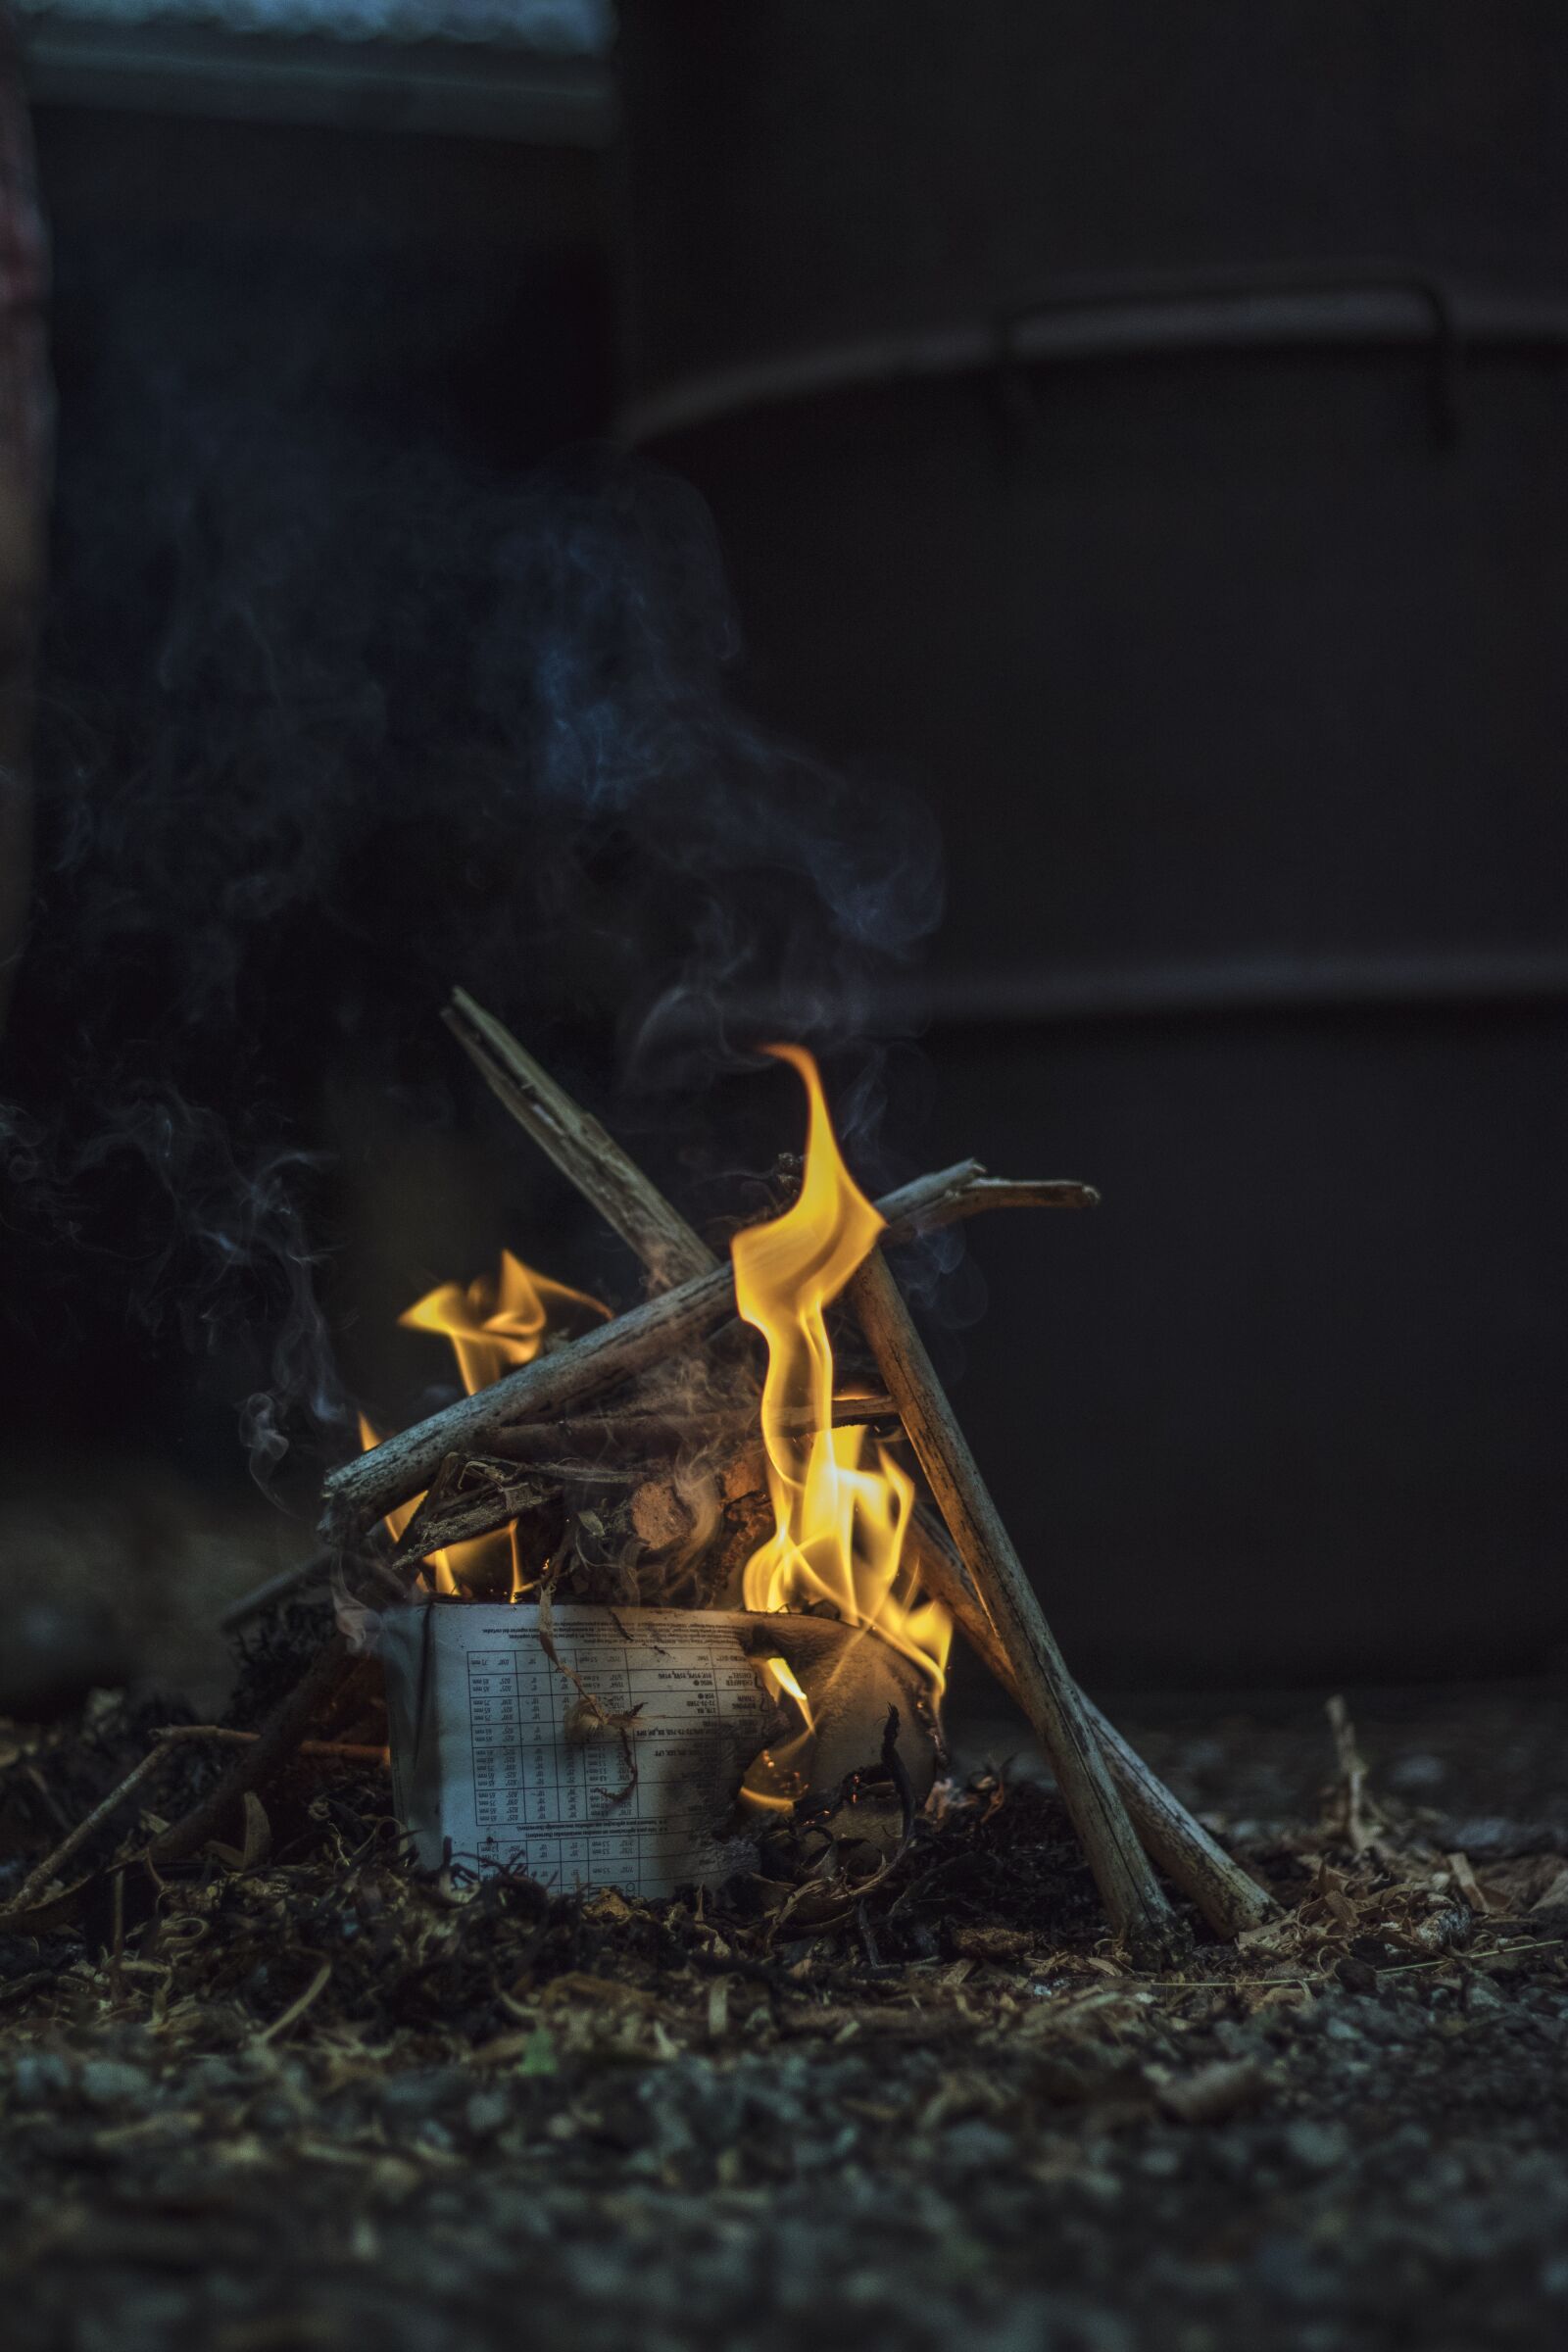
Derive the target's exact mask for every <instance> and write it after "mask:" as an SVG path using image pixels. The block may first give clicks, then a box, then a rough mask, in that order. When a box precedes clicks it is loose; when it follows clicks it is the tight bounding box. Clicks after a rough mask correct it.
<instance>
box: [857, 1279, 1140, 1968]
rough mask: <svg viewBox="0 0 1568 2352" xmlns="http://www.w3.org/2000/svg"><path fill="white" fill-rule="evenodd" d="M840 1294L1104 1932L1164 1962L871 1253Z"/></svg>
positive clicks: (1113, 1817)
mask: <svg viewBox="0 0 1568 2352" xmlns="http://www.w3.org/2000/svg"><path fill="white" fill-rule="evenodd" d="M849 1298H850V1301H851V1303H852V1305H853V1306H854V1308H855V1310H856V1313H857V1314H858V1317H859V1320H860V1327H861V1329H862V1330H863V1332H864V1333H865V1336H866V1339H867V1341H868V1342H869V1343H870V1348H871V1352H872V1354H873V1355H874V1356H875V1358H876V1362H877V1368H878V1370H879V1371H880V1372H881V1374H882V1377H883V1379H884V1380H885V1381H886V1383H887V1385H888V1388H889V1390H890V1391H891V1393H892V1395H893V1396H894V1397H895V1398H896V1399H897V1402H898V1406H899V1410H900V1412H901V1414H902V1415H903V1418H904V1426H905V1429H906V1431H907V1433H908V1438H909V1443H910V1445H911V1446H913V1448H914V1453H915V1458H916V1460H917V1461H918V1462H919V1464H920V1467H921V1469H922V1470H923V1471H924V1473H925V1476H926V1480H927V1483H928V1484H929V1486H930V1488H931V1491H932V1493H933V1494H934V1495H935V1496H936V1498H937V1503H938V1506H939V1507H940V1509H941V1512H942V1516H943V1517H944V1519H945V1520H946V1521H947V1523H948V1527H949V1530H950V1531H951V1533H952V1536H953V1540H954V1542H955V1543H956V1545H957V1547H958V1551H959V1553H960V1555H961V1557H962V1560H963V1564H964V1566H965V1567H966V1568H967V1569H968V1571H969V1575H970V1579H971V1581H972V1582H973V1585H974V1588H975V1591H976V1592H977V1593H978V1594H979V1596H980V1598H981V1600H982V1601H983V1602H984V1604H985V1609H986V1614H987V1615H988V1616H989V1617H990V1619H991V1622H992V1625H993V1626H994V1627H995V1629H996V1632H997V1636H998V1638H999V1640H1000V1642H1001V1643H1002V1646H1003V1647H1004V1649H1005V1651H1006V1653H1007V1655H1008V1657H1009V1658H1010V1659H1011V1661H1012V1666H1013V1672H1014V1674H1015V1675H1016V1677H1017V1682H1018V1691H1019V1696H1020V1697H1021V1699H1022V1701H1023V1707H1024V1712H1025V1714H1026V1715H1027V1716H1028V1718H1029V1721H1030V1723H1031V1725H1032V1726H1033V1728H1034V1730H1035V1733H1036V1735H1037V1736H1038V1738H1039V1740H1040V1741H1041V1743H1042V1745H1043V1746H1044V1748H1045V1750H1046V1753H1047V1755H1048V1756H1049V1757H1050V1759H1051V1768H1052V1770H1053V1772H1054V1774H1055V1777H1056V1787H1057V1788H1058V1789H1059V1790H1060V1791H1061V1800H1062V1803H1063V1804H1064V1805H1065V1806H1066V1808H1067V1811H1068V1813H1069V1814H1070V1815H1071V1817H1072V1823H1073V1827H1074V1829H1075V1830H1076V1831H1077V1833H1078V1836H1079V1838H1080V1839H1081V1840H1082V1843H1083V1847H1084V1851H1085V1853H1086V1854H1087V1855H1088V1857H1089V1866H1090V1868H1091V1870H1092V1871H1093V1872H1094V1874H1095V1883H1096V1885H1097V1886H1098V1887H1099V1888H1100V1894H1101V1900H1102V1901H1103V1904H1104V1906H1105V1910H1106V1913H1107V1915H1108V1917H1109V1919H1110V1924H1111V1927H1112V1929H1113V1930H1114V1932H1115V1933H1116V1935H1117V1936H1121V1937H1122V1938H1123V1940H1124V1941H1125V1942H1126V1944H1127V1946H1128V1948H1129V1949H1130V1950H1131V1951H1132V1953H1133V1954H1134V1956H1135V1957H1136V1958H1138V1959H1139V1960H1149V1961H1152V1960H1157V1959H1163V1958H1165V1957H1168V1956H1169V1955H1171V1954H1172V1953H1173V1952H1174V1951H1176V1950H1177V1949H1178V1948H1179V1945H1180V1934H1179V1929H1178V1924H1177V1921H1176V1918H1175V1915H1174V1913H1173V1912H1172V1910H1171V1908H1170V1905H1169V1903H1168V1902H1167V1901H1166V1899H1165V1896H1164V1893H1163V1891H1162V1890H1161V1887H1160V1885H1159V1881H1158V1880H1157V1879H1156V1878H1155V1876H1154V1873H1153V1871H1152V1868H1151V1867H1150V1863H1149V1859H1148V1857H1147V1855H1146V1854H1145V1852H1144V1850H1143V1848H1142V1846H1141V1845H1140V1844H1139V1842H1138V1838H1137V1836H1136V1834H1135V1833H1134V1830H1133V1825H1132V1823H1131V1822H1130V1821H1129V1819H1128V1818H1127V1808H1126V1806H1125V1805H1124V1804H1123V1803H1122V1800H1121V1797H1120V1796H1119V1795H1118V1793H1117V1791H1116V1789H1115V1787H1114V1786H1113V1784H1112V1782H1111V1778H1110V1774H1109V1771H1108V1770H1107V1768H1106V1764H1105V1758H1104V1754H1103V1749H1102V1746H1101V1741H1100V1738H1099V1735H1098V1733H1097V1732H1096V1729H1095V1727H1094V1725H1093V1724H1092V1723H1091V1722H1090V1720H1089V1716H1088V1714H1087V1712H1086V1710H1085V1707H1084V1702H1083V1699H1082V1697H1081V1696H1080V1694H1079V1691H1078V1688H1077V1686H1076V1684H1075V1683H1074V1682H1073V1680H1072V1677H1071V1676H1070V1675H1069V1674H1068V1672H1067V1668H1066V1664H1065V1661H1064V1660H1063V1658H1062V1655H1061V1652H1060V1650H1059V1649H1058V1648H1057V1647H1056V1642H1055V1637H1054V1634H1053V1633H1052V1631H1051V1628H1050V1626H1049V1625H1048V1624H1047V1623H1046V1618H1045V1612H1044V1611H1043V1610H1042V1608H1041V1606H1040V1603H1039V1601H1038V1600H1037V1598H1036V1597H1035V1593H1034V1589H1033V1587H1032V1586H1031V1585H1030V1583H1029V1580H1028V1578H1027V1577H1026V1576H1025V1574H1024V1571H1023V1566H1022V1563H1021V1562H1020V1560H1019V1558H1018V1555H1017V1553H1016V1552H1015V1551H1014V1550H1013V1547H1012V1543H1011V1540H1010V1538H1009V1537H1008V1534H1007V1531H1006V1529H1005V1527H1004V1525H1003V1523H1002V1518H1001V1515H1000V1513H999V1512H998V1510H997V1506H996V1504H995V1503H994V1502H993V1501H992V1499H991V1495H990V1491H989V1490H988V1488H987V1486H986V1483H985V1481H984V1479H983V1478H982V1477H981V1475H980V1470H979V1466H978V1464H977V1463H976V1461H975V1458H974V1456H973V1454H972V1453H971V1452H970V1451H969V1447H968V1444H967V1441H966V1440H965V1438H964V1435H963V1432H962V1430H961V1429H960V1428H959V1427H958V1423H957V1420H956V1416H955V1414H954V1411H953V1407H952V1405H951V1404H949V1402H948V1400H947V1397H945V1396H944V1395H943V1392H942V1385H941V1383H940V1381H939V1380H938V1379H937V1376H936V1372H935V1370H934V1369H933V1367H932V1363H931V1359H930V1357H929V1356H928V1355H927V1353H926V1351H925V1347H924V1344H923V1342H922V1341H921V1339H920V1335H919V1333H918V1332H917V1331H916V1330H915V1328H914V1324H913V1322H912V1320H911V1319H910V1315H909V1310H908V1308H907V1306H906V1304H905V1302H904V1298H903V1294H902V1293H901V1292H900V1290H899V1287H898V1285H897V1283H896V1282H895V1281H894V1279H893V1276H892V1275H891V1274H890V1273H889V1271H888V1267H887V1263H886V1260H885V1259H884V1258H883V1256H882V1253H881V1250H872V1252H871V1254H870V1256H869V1257H868V1258H867V1259H866V1260H865V1262H864V1264H863V1265H862V1266H861V1267H860V1268H859V1270H858V1272H857V1273H856V1274H854V1275H852V1276H851V1278H850V1285H849Z"/></svg>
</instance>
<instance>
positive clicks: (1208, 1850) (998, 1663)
mask: <svg viewBox="0 0 1568 2352" xmlns="http://www.w3.org/2000/svg"><path fill="white" fill-rule="evenodd" d="M909 1549H910V1553H911V1556H912V1558H913V1561H914V1565H915V1570H916V1573H917V1574H918V1576H919V1579H920V1583H921V1585H922V1586H923V1587H924V1589H925V1591H926V1592H927V1593H930V1594H931V1596H932V1598H933V1599H934V1600H940V1601H941V1602H942V1603H943V1605H944V1606H945V1607H946V1608H948V1609H949V1610H950V1611H951V1612H952V1615H953V1619H954V1622H955V1624H956V1626H957V1627H958V1630H959V1632H960V1633H961V1634H963V1636H964V1637H965V1639H966V1640H967V1642H969V1645H970V1647H971V1648H972V1649H973V1650H974V1652H975V1654H976V1655H977V1656H978V1657H979V1659H980V1660H981V1663H982V1664H983V1665H985V1666H987V1667H989V1668H990V1670H991V1672H992V1674H993V1675H994V1676H995V1677H996V1679H997V1681H998V1682H999V1683H1000V1684H1001V1685H1002V1688H1003V1689H1004V1690H1005V1691H1006V1692H1007V1693H1008V1695H1009V1696H1010V1697H1011V1698H1012V1699H1013V1700H1014V1701H1015V1702H1016V1704H1017V1705H1018V1706H1019V1707H1020V1708H1022V1707H1023V1693H1022V1691H1021V1689H1020V1687H1019V1682H1018V1677H1017V1676H1016V1674H1015V1673H1014V1672H1013V1666H1012V1660H1011V1658H1010V1657H1009V1656H1008V1654H1007V1651H1006V1649H1005V1645H1004V1643H1003V1642H1002V1639H1001V1637H1000V1635H999V1634H998V1632H997V1629H996V1627H995V1626H994V1625H993V1624H992V1622H991V1619H990V1618H989V1617H988V1616H987V1614H986V1610H985V1604H984V1602H983V1601H982V1600H981V1598H980V1595H979V1593H977V1592H976V1591H975V1589H974V1585H973V1583H972V1581H971V1579H970V1576H969V1572H968V1570H967V1569H966V1568H965V1566H964V1564H963V1562H962V1560H961V1559H960V1558H959V1556H958V1554H957V1552H956V1550H955V1549H954V1546H953V1544H952V1542H951V1541H950V1539H949V1537H948V1534H947V1531H946V1529H945V1528H944V1527H943V1526H942V1525H941V1523H940V1522H939V1521H938V1520H936V1519H935V1518H934V1517H933V1516H932V1514H931V1513H930V1512H929V1511H928V1510H927V1509H926V1508H925V1506H924V1505H923V1504H922V1505H920V1506H919V1507H917V1509H916V1511H915V1514H914V1518H913V1520H912V1521H911V1523H910V1527H909ZM1079 1695H1080V1697H1081V1698H1082V1699H1083V1705H1084V1712H1085V1713H1086V1715H1087V1716H1088V1718H1089V1721H1090V1722H1091V1723H1092V1724H1093V1726H1094V1728H1095V1731H1096V1733H1097V1734H1098V1736H1099V1739H1100V1743H1101V1746H1102V1747H1103V1750H1104V1755H1105V1762H1106V1763H1107V1764H1108V1765H1109V1767H1110V1777H1111V1779H1112V1780H1113V1781H1114V1782H1115V1784H1116V1786H1117V1788H1118V1789H1120V1791H1121V1796H1122V1802H1123V1803H1124V1804H1125V1805H1126V1807H1127V1810H1128V1813H1129V1814H1130V1815H1131V1817H1132V1824H1133V1827H1134V1829H1135V1830H1136V1831H1137V1832H1138V1836H1139V1838H1140V1839H1141V1841H1142V1843H1143V1847H1144V1851H1145V1852H1146V1853H1147V1854H1148V1855H1149V1856H1150V1858H1151V1860H1152V1861H1154V1862H1157V1863H1158V1865H1159V1867H1160V1869H1161V1870H1162V1871H1163V1872H1164V1873H1165V1876H1166V1877H1167V1878H1168V1879H1169V1880H1170V1881H1171V1883H1172V1884H1173V1885H1174V1886H1176V1887H1180V1888H1181V1890H1182V1892H1183V1894H1185V1895H1187V1896H1189V1897H1190V1899H1191V1900H1192V1901H1193V1902H1194V1903H1196V1904H1197V1906H1198V1908H1199V1910H1200V1911H1201V1913H1202V1915H1203V1917H1204V1919H1206V1920H1207V1922H1208V1924H1209V1926H1210V1927H1211V1928H1212V1929H1213V1930H1214V1933H1215V1934H1216V1935H1217V1936H1239V1935H1240V1934H1241V1932H1242V1930H1243V1929H1244V1928H1257V1927H1261V1926H1262V1925H1263V1922H1264V1921H1265V1920H1267V1919H1271V1918H1272V1917H1273V1916H1274V1914H1275V1912H1276V1911H1277V1910H1278V1908H1279V1906H1278V1904H1277V1903H1276V1902H1275V1901H1274V1899H1273V1897H1272V1896H1271V1895H1268V1894H1266V1893H1265V1892H1264V1890H1263V1888H1262V1887H1259V1885H1258V1884H1257V1881H1256V1880H1255V1879H1253V1878H1251V1877H1250V1876H1249V1875H1248V1873H1247V1872H1246V1871H1245V1870H1244V1869H1243V1868H1242V1866H1241V1864H1240V1863H1239V1862H1235V1861H1233V1860H1232V1859H1231V1856H1230V1855H1229V1854H1228V1853H1227V1852H1226V1851H1225V1849H1224V1847H1223V1846H1222V1845H1220V1844H1219V1843H1218V1842H1217V1840H1216V1839H1215V1838H1211V1837H1210V1836H1209V1834H1208V1832H1207V1831H1206V1830H1205V1829H1204V1828H1203V1826H1202V1824H1201V1822H1199V1821H1195V1820H1194V1818H1193V1816H1192V1814H1191V1813H1189V1812H1188V1810H1187V1807H1186V1806H1185V1805H1184V1804H1182V1803H1181V1801H1180V1799H1179V1798H1177V1797H1175V1796H1173V1795H1172V1793H1171V1791H1170V1790H1169V1789H1167V1788H1166V1786H1165V1784H1164V1782H1163V1781H1162V1780H1161V1779H1160V1777H1159V1775H1158V1774H1157V1773H1156V1772H1155V1771H1153V1770H1152V1767H1151V1766H1150V1765H1148V1764H1146V1763H1145V1761H1144V1759H1143V1757H1142V1756H1141V1755H1139V1753H1138V1751H1137V1749H1136V1748H1134V1747H1132V1746H1130V1745H1129V1744H1128V1742H1127V1741H1126V1740H1124V1739H1123V1738H1122V1736H1121V1734H1120V1732H1118V1731H1117V1729H1116V1727H1115V1725H1114V1724H1113V1723H1111V1722H1110V1721H1109V1719H1108V1718H1107V1717H1106V1716H1105V1715H1103V1714H1102V1712H1101V1710H1100V1708H1099V1707H1097V1706H1096V1704H1095V1702H1094V1700H1093V1699H1092V1698H1091V1697H1089V1695H1088V1693H1087V1692H1080V1694H1079ZM1024 1711H1025V1712H1026V1713H1027V1709H1024Z"/></svg>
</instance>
